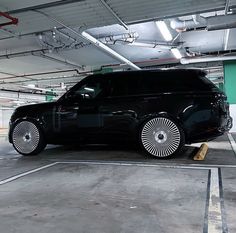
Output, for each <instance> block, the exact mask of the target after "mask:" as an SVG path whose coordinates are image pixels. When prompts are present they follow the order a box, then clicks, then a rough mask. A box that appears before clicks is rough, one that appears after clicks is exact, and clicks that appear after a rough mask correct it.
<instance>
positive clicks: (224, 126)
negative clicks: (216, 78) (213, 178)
mask: <svg viewBox="0 0 236 233" xmlns="http://www.w3.org/2000/svg"><path fill="white" fill-rule="evenodd" d="M231 127H232V119H231V117H230V116H229V107H228V103H227V102H226V96H225V94H224V93H222V92H221V91H220V90H219V89H218V88H217V87H216V86H215V85H214V84H213V83H212V82H210V81H209V80H208V79H207V78H206V77H205V73H204V72H202V71H199V70H172V69H170V70H146V71H127V72H115V73H109V74H97V75H91V76H88V77H86V78H85V79H83V80H82V81H80V82H79V83H77V84H76V85H75V86H74V87H72V88H71V89H70V90H69V91H68V92H67V93H66V94H64V95H63V96H62V97H61V98H60V99H59V100H58V101H56V102H51V103H42V104H35V105H28V106H22V107H18V108H17V109H16V110H15V112H14V113H13V115H12V117H11V120H10V130H9V141H10V142H11V143H12V144H13V146H14V148H15V149H16V150H17V151H18V152H19V153H21V154H23V155H34V154H38V153H39V152H41V151H42V150H43V149H44V148H45V146H46V144H48V143H50V144H65V143H81V144H82V143H83V144H85V143H86V144H91V143H96V144H97V143H103V144H104V143H106V144H109V143H114V142H115V143H124V142H131V141H133V142H135V141H136V142H139V143H140V145H141V146H142V147H143V149H144V150H145V151H146V152H148V153H149V154H151V155H153V156H156V157H167V156H170V155H173V154H176V153H177V152H179V151H180V150H181V148H182V147H183V145H184V144H185V143H186V144H190V143H193V142H201V141H207V140H211V139H213V138H215V137H217V136H220V135H222V134H223V133H224V132H225V131H227V130H229V129H230V128H231Z"/></svg>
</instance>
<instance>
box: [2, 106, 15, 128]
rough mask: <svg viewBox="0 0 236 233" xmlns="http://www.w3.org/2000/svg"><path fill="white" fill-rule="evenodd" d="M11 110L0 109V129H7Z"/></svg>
mask: <svg viewBox="0 0 236 233" xmlns="http://www.w3.org/2000/svg"><path fill="white" fill-rule="evenodd" d="M13 111H14V110H13V109H0V128H8V125H9V120H10V117H11V115H12V113H13Z"/></svg>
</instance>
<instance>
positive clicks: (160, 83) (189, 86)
mask: <svg viewBox="0 0 236 233" xmlns="http://www.w3.org/2000/svg"><path fill="white" fill-rule="evenodd" d="M205 79H206V78H204V77H202V76H201V75H200V74H197V73H193V72H187V71H186V72H178V71H174V72H165V71H159V72H146V73H143V77H142V85H141V90H140V93H142V94H151V93H163V92H179V91H209V90H211V88H212V87H213V86H214V84H213V83H211V82H210V81H208V80H205ZM206 84H207V85H206ZM212 85H213V86H212Z"/></svg>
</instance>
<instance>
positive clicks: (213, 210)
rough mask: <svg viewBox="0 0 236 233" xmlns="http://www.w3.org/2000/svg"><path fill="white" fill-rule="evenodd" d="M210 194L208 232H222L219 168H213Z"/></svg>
mask: <svg viewBox="0 0 236 233" xmlns="http://www.w3.org/2000/svg"><path fill="white" fill-rule="evenodd" d="M209 192H210V195H209V206H208V233H222V230H223V228H222V214H221V200H220V187H219V174H218V169H217V168H211V180H210V190H209Z"/></svg>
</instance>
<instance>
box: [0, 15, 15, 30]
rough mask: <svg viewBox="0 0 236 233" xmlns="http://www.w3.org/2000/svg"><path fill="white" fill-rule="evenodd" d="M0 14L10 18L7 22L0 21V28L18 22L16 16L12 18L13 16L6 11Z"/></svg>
mask: <svg viewBox="0 0 236 233" xmlns="http://www.w3.org/2000/svg"><path fill="white" fill-rule="evenodd" d="M0 16H3V17H5V18H7V19H9V20H10V21H9V22H5V23H0V28H1V27H4V26H7V25H12V24H14V25H16V24H17V23H18V19H17V18H14V17H12V16H10V15H9V14H7V13H4V12H0Z"/></svg>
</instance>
